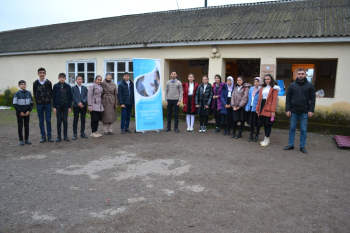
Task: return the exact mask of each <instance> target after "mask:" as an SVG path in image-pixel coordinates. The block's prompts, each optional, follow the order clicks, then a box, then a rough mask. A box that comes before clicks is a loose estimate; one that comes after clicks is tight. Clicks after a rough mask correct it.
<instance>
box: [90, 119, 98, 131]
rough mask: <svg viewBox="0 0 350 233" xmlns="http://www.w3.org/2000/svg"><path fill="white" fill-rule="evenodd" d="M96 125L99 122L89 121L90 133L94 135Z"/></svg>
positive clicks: (96, 128)
mask: <svg viewBox="0 0 350 233" xmlns="http://www.w3.org/2000/svg"><path fill="white" fill-rule="evenodd" d="M98 123H99V121H91V123H90V125H91V132H92V133H95V132H97V130H98Z"/></svg>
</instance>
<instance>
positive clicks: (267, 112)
mask: <svg viewBox="0 0 350 233" xmlns="http://www.w3.org/2000/svg"><path fill="white" fill-rule="evenodd" d="M263 90H264V87H262V88H260V91H259V100H258V104H257V105H256V113H257V114H258V116H260V115H261V116H267V117H271V113H272V112H276V110H277V98H278V92H279V90H280V88H279V86H277V85H275V86H274V87H273V88H271V89H270V91H269V94H268V95H267V99H266V103H265V106H264V108H263V109H262V111H261V113H260V105H261V101H262V92H263Z"/></svg>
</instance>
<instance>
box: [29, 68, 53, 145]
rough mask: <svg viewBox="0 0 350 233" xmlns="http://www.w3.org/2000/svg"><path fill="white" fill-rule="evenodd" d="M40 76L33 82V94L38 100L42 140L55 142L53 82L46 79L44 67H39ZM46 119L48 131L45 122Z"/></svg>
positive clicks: (36, 100) (37, 106)
mask: <svg viewBox="0 0 350 233" xmlns="http://www.w3.org/2000/svg"><path fill="white" fill-rule="evenodd" d="M38 76H39V78H38V79H37V80H35V82H34V83H33V94H34V99H35V102H36V108H37V111H38V117H39V126H40V133H41V140H40V142H41V143H43V142H45V141H46V136H47V140H48V141H49V142H53V141H54V140H53V139H52V134H51V133H52V128H51V100H52V83H51V82H50V80H48V79H46V78H45V76H46V70H45V69H44V68H39V69H38ZM44 121H46V131H47V134H46V133H45V124H44Z"/></svg>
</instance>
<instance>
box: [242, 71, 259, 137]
mask: <svg viewBox="0 0 350 233" xmlns="http://www.w3.org/2000/svg"><path fill="white" fill-rule="evenodd" d="M260 84H261V83H260V77H256V78H255V79H254V86H253V87H251V88H250V89H249V94H248V103H247V105H246V107H245V110H246V112H247V123H248V125H249V126H250V136H249V138H248V141H249V142H251V141H253V142H257V141H258V140H259V132H260V125H259V123H258V114H257V112H256V105H257V104H258V100H259V90H260ZM255 127H256V134H255V137H254V128H255Z"/></svg>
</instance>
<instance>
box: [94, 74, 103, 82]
mask: <svg viewBox="0 0 350 233" xmlns="http://www.w3.org/2000/svg"><path fill="white" fill-rule="evenodd" d="M98 78H101V79H103V78H102V76H101V75H97V76H96V77H95V82H96V79H98Z"/></svg>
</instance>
